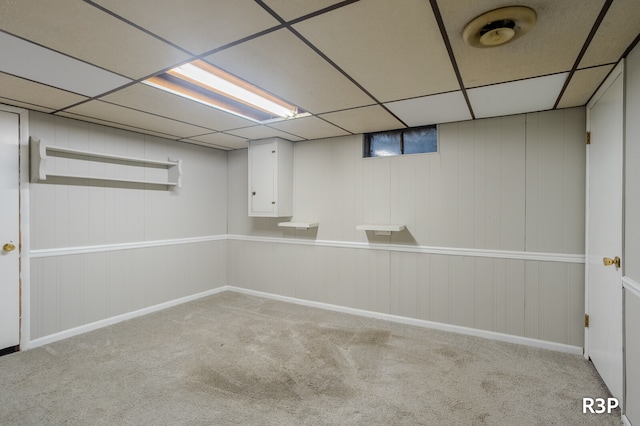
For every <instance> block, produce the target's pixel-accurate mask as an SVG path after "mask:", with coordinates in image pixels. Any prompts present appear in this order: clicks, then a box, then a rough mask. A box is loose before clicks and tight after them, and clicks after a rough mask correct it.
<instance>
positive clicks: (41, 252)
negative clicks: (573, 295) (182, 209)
mask: <svg viewBox="0 0 640 426" xmlns="http://www.w3.org/2000/svg"><path fill="white" fill-rule="evenodd" d="M223 240H225V241H226V240H231V241H248V242H254V243H271V244H294V245H305V246H316V247H334V248H351V249H365V250H383V251H392V252H404V253H422V254H439V255H445V256H467V257H485V258H495V259H514V260H529V261H537V262H561V263H585V256H584V255H583V254H570V253H542V252H529V251H512V250H488V249H474V248H457V247H435V246H411V245H403V244H371V243H361V242H352V241H330V240H302V239H295V238H280V237H255V236H249V235H211V236H206V237H192V238H176V239H171V240H156V241H140V242H131V243H115V244H102V245H93V246H78V247H61V248H51V249H37V250H31V251H30V252H29V255H30V257H31V258H34V259H35V258H40V257H53V256H68V255H77V254H86V253H99V252H107V251H117V250H132V249H140V248H149V247H161V246H170V245H176V244H191V243H201V242H207V241H223Z"/></svg>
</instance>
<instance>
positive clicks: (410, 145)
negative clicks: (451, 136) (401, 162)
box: [363, 125, 438, 157]
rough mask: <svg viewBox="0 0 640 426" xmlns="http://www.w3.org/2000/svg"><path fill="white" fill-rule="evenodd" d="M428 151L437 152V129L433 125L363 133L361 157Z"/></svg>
mask: <svg viewBox="0 0 640 426" xmlns="http://www.w3.org/2000/svg"><path fill="white" fill-rule="evenodd" d="M430 152H438V131H437V128H436V126H435V125H431V126H421V127H412V128H409V129H402V130H391V131H388V132H376V133H366V134H365V135H364V147H363V157H387V156H391V155H404V154H423V153H430Z"/></svg>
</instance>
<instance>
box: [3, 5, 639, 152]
mask: <svg viewBox="0 0 640 426" xmlns="http://www.w3.org/2000/svg"><path fill="white" fill-rule="evenodd" d="M517 5H518V6H526V7H529V8H531V9H533V10H534V11H535V12H536V15H537V22H536V25H535V27H533V28H532V29H531V31H529V32H528V33H527V34H526V35H524V36H522V37H521V38H518V39H517V40H514V41H513V42H511V43H508V44H505V45H501V46H497V47H493V48H484V49H483V48H476V47H472V46H469V45H467V44H466V43H465V42H464V40H463V38H462V32H463V29H464V27H465V25H466V24H467V23H468V22H470V21H471V20H473V19H474V18H476V17H477V16H479V15H481V14H483V13H485V12H488V11H490V10H492V9H496V8H500V7H506V6H514V4H513V3H511V2H508V1H505V0H477V1H475V2H471V3H470V2H468V1H466V0H447V1H445V0H403V1H402V2H388V1H386V0H346V1H336V0H318V1H314V2H308V1H302V0H294V1H291V0H235V1H233V2H229V1H225V0H183V1H181V2H179V3H176V2H173V3H172V2H158V4H155V5H154V6H153V7H149V5H148V4H144V3H142V2H122V1H119V0H59V1H56V2H45V3H43V2H42V1H38V0H22V1H20V2H17V1H11V2H3V3H2V5H0V55H1V56H2V57H3V58H10V60H4V61H2V62H0V102H1V103H5V104H9V105H15V106H19V107H23V108H28V109H31V110H35V111H40V112H44V113H49V114H55V115H60V116H64V117H69V118H73V119H78V120H83V121H88V122H92V123H98V124H103V125H107V126H111V127H117V128H121V129H126V130H131V131H136V132H140V133H144V134H149V135H153V136H159V137H164V138H168V139H172V140H176V141H181V142H187V143H194V144H198V145H204V146H210V147H212V148H217V149H241V148H245V147H246V146H247V141H248V140H255V139H263V138H267V137H272V136H278V137H282V138H284V139H288V140H291V141H302V140H309V139H321V138H329V137H335V136H343V135H349V134H359V133H366V132H373V131H381V130H393V129H399V128H404V127H407V126H410V127H413V126H420V125H426V124H438V123H446V122H452V121H463V120H470V119H481V118H485V117H494V116H501V115H511V114H517V113H523V112H533V111H541V110H548V109H554V108H569V107H575V106H583V105H585V104H586V103H587V102H588V101H589V99H590V98H591V96H592V95H593V93H594V92H595V91H596V90H597V88H598V87H599V85H600V84H601V82H602V81H603V80H604V79H605V78H606V76H607V75H608V73H609V72H610V71H611V70H612V69H613V67H614V65H615V64H616V63H617V62H618V61H619V60H620V59H621V58H622V57H623V55H624V54H625V53H626V52H628V51H629V49H630V48H631V47H633V46H634V45H635V44H636V43H637V42H638V38H639V34H640V24H638V22H640V8H638V7H637V0H592V1H589V2H584V1H582V0H555V1H554V0H525V1H524V2H518V3H517ZM195 59H202V60H205V61H207V62H209V63H210V64H211V65H214V66H217V67H219V68H222V69H223V70H225V71H227V72H229V73H231V74H233V75H235V76H237V77H239V78H242V79H244V80H246V81H248V82H250V83H252V84H254V85H256V86H258V87H260V88H261V89H263V90H265V91H267V92H269V93H271V94H273V95H274V96H276V97H279V98H281V99H282V100H284V101H286V102H289V103H292V104H294V105H296V106H298V107H299V108H301V109H302V110H304V111H306V112H308V113H309V116H305V117H301V118H294V119H288V120H282V121H273V122H264V123H261V122H256V121H252V120H249V119H245V118H240V117H238V116H235V115H232V114H229V113H226V112H223V111H219V110H216V109H213V108H211V107H208V106H205V105H203V104H200V103H197V102H194V101H192V100H189V99H185V98H181V97H179V96H177V95H174V94H171V93H167V92H163V91H162V90H159V89H157V88H155V87H151V86H148V85H145V84H144V83H143V81H144V80H145V79H147V78H150V77H153V76H156V75H159V74H162V73H164V72H166V71H168V70H169V69H171V68H173V67H176V66H179V65H182V64H185V63H187V62H191V61H193V60H195Z"/></svg>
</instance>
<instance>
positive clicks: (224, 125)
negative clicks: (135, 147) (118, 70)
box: [101, 83, 256, 131]
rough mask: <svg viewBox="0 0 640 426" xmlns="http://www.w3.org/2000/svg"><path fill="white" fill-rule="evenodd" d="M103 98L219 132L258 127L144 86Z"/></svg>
mask: <svg viewBox="0 0 640 426" xmlns="http://www.w3.org/2000/svg"><path fill="white" fill-rule="evenodd" d="M101 99H103V100H105V101H108V102H111V103H114V104H118V105H122V106H126V107H129V108H134V109H137V110H140V111H146V112H149V113H152V114H157V115H161V116H163V117H167V118H173V119H174V120H178V121H183V122H185V123H190V124H194V125H196V126H202V127H206V128H209V129H213V130H218V131H220V130H229V129H237V128H239V127H247V126H253V125H255V124H256V123H254V122H253V121H251V120H247V119H244V118H241V117H238V116H236V115H233V114H229V113H227V112H223V111H220V110H217V109H215V108H212V107H210V106H206V105H203V104H201V103H198V102H195V101H192V100H189V99H186V98H183V97H181V96H178V95H174V94H172V93H169V92H165V91H164V90H161V89H157V88H155V87H152V86H149V85H146V84H142V83H139V84H135V85H132V86H129V87H127V88H125V89H122V90H118V91H117V92H114V93H112V94H109V95H107V96H104V97H102V98H101Z"/></svg>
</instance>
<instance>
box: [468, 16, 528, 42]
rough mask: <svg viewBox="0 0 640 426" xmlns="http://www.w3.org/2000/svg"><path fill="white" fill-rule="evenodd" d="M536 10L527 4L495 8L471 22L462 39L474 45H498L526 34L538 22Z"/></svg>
mask: <svg viewBox="0 0 640 426" xmlns="http://www.w3.org/2000/svg"><path fill="white" fill-rule="evenodd" d="M536 18H537V16H536V12H535V11H534V10H533V9H531V8H528V7H525V6H508V7H502V8H500V9H494V10H491V11H489V12H487V13H483V14H482V15H480V16H478V17H477V18H475V19H474V20H473V21H471V22H469V23H468V24H467V25H466V26H465V27H464V30H463V31H462V39H463V40H464V41H465V43H467V44H468V45H470V46H473V47H496V46H501V45H503V44H506V43H509V42H511V41H513V40H516V39H518V38H520V37H522V36H523V35H525V34H526V33H527V32H528V31H529V30H530V29H531V28H533V26H534V25H535V24H536Z"/></svg>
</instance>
